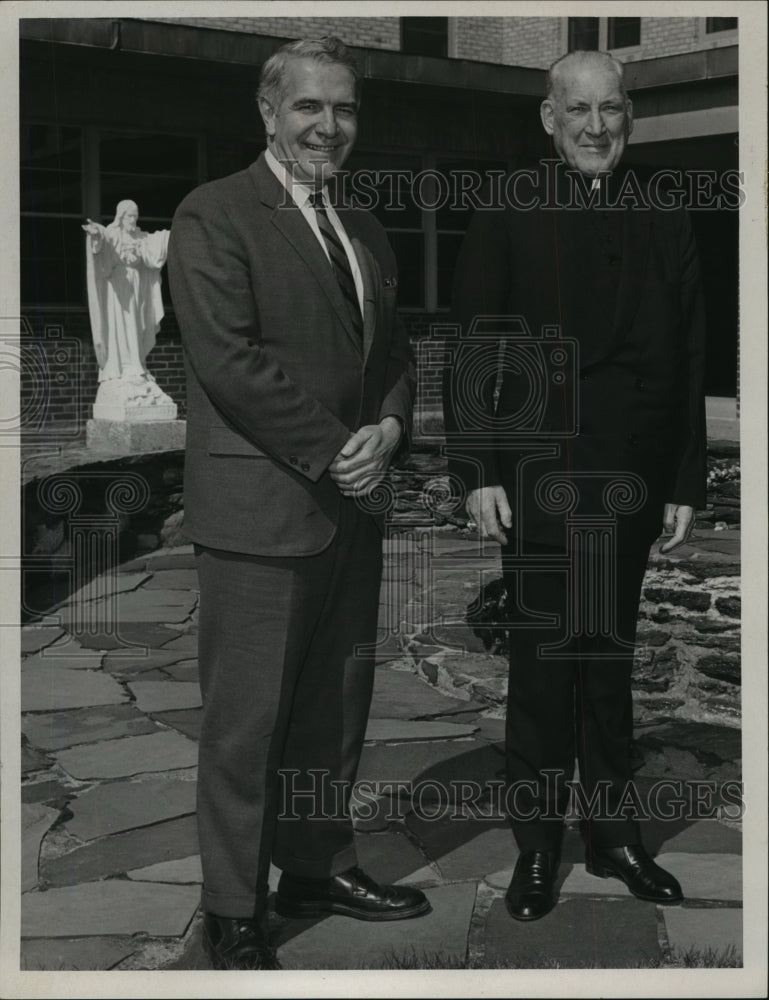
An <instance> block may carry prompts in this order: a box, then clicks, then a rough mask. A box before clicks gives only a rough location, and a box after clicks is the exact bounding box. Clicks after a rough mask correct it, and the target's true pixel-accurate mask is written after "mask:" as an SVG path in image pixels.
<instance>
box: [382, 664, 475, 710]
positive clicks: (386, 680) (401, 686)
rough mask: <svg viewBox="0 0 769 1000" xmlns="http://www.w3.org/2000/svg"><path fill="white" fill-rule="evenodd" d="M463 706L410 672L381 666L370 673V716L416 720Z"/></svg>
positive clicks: (463, 704)
mask: <svg viewBox="0 0 769 1000" xmlns="http://www.w3.org/2000/svg"><path fill="white" fill-rule="evenodd" d="M466 708H467V702H463V701H462V700H460V699H459V698H451V697H449V696H448V695H444V694H442V693H441V692H440V691H436V690H435V688H433V687H431V686H430V685H429V684H428V683H427V682H426V681H424V680H423V679H422V678H421V677H417V675H416V674H414V673H411V672H407V671H404V670H391V669H387V668H386V667H381V668H379V669H378V670H377V671H376V674H375V675H374V696H373V699H372V702H371V711H370V713H369V717H370V718H372V719H381V718H386V719H417V718H421V717H422V716H426V715H445V714H448V713H451V712H452V711H462V710H463V709H466Z"/></svg>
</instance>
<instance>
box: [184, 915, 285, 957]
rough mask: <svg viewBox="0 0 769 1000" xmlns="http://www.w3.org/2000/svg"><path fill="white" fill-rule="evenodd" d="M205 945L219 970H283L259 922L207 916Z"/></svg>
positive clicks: (204, 926) (204, 922)
mask: <svg viewBox="0 0 769 1000" xmlns="http://www.w3.org/2000/svg"><path fill="white" fill-rule="evenodd" d="M203 944H204V946H205V948H206V951H207V952H208V954H209V957H210V958H211V963H212V965H213V967H214V968H215V969H280V968H282V966H281V964H280V962H279V961H278V960H277V958H276V957H275V949H274V948H271V947H270V945H269V943H268V941H267V936H266V935H265V933H264V931H263V930H262V928H261V926H260V924H259V921H258V920H247V919H240V920H239V919H238V918H236V917H219V916H217V915H216V914H215V913H206V914H205V916H204V917H203Z"/></svg>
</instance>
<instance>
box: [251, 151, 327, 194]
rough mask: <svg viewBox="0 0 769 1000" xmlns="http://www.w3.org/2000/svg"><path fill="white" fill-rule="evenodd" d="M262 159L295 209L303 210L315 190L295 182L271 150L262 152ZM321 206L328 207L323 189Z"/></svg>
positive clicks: (307, 185)
mask: <svg viewBox="0 0 769 1000" xmlns="http://www.w3.org/2000/svg"><path fill="white" fill-rule="evenodd" d="M264 158H265V161H266V162H267V166H268V167H269V168H270V170H271V171H272V172H273V173H274V174H275V176H276V177H277V178H278V180H279V181H280V183H281V184H282V185H283V187H284V188H285V189H286V191H288V193H289V195H290V196H291V198H292V199H293V200H294V202H295V203H296V206H297V208H304V207H305V206H306V205H307V203H308V202H309V200H310V197H311V196H312V195H313V194H314V191H315V189H314V188H311V187H310V186H309V184H303V183H302V182H301V181H298V180H296V178H295V177H294V176H293V174H292V173H290V171H288V170H287V169H286V167H285V166H284V165H283V163H281V161H280V160H279V159H278V158H277V157H276V156H275V154H274V153H273V151H272V150H271V149H269V148H268V149H266V150H265V151H264ZM323 204H324V205H326V206H328V197H327V195H326V189H325V188H323Z"/></svg>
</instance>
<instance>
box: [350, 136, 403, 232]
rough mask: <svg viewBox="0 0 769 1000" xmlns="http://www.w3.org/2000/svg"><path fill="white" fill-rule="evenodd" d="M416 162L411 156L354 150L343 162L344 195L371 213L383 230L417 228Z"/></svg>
mask: <svg viewBox="0 0 769 1000" xmlns="http://www.w3.org/2000/svg"><path fill="white" fill-rule="evenodd" d="M419 175H420V161H419V159H418V158H417V157H412V156H397V155H393V156H390V155H389V154H381V153H354V154H353V155H352V156H350V158H349V160H348V161H347V163H346V164H345V176H344V178H343V183H344V190H345V195H346V197H348V198H354V199H355V200H356V201H357V202H358V203H359V204H360V205H361V207H364V208H367V209H369V210H370V211H372V212H373V213H374V215H375V216H376V217H377V219H379V221H380V222H381V223H382V225H383V226H384V227H385V229H388V230H389V229H421V228H422V212H421V208H420V205H419V204H418V203H417V201H416V200H415V198H414V196H413V194H412V189H413V186H414V185H413V182H414V179H415V178H417V179H418V177H419Z"/></svg>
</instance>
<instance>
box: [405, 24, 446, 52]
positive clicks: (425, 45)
mask: <svg viewBox="0 0 769 1000" xmlns="http://www.w3.org/2000/svg"><path fill="white" fill-rule="evenodd" d="M400 21H401V51H402V52H406V53H408V54H409V55H415V56H443V57H446V56H447V55H448V54H449V19H448V18H447V17H402V18H401V19H400Z"/></svg>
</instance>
